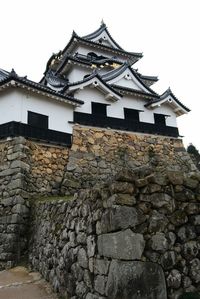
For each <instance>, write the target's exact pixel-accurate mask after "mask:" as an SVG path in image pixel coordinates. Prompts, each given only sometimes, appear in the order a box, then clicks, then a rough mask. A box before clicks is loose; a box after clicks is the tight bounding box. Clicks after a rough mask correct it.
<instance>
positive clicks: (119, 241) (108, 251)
mask: <svg viewBox="0 0 200 299" xmlns="http://www.w3.org/2000/svg"><path fill="white" fill-rule="evenodd" d="M97 244H98V253H99V254H100V255H101V256H104V257H111V258H114V259H122V260H134V259H140V258H141V256H142V254H143V251H144V247H145V241H144V238H143V235H141V234H135V233H133V232H132V231H131V230H130V229H127V230H125V231H120V232H117V233H110V234H103V235H100V236H98V242H97Z"/></svg>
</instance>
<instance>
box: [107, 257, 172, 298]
mask: <svg viewBox="0 0 200 299" xmlns="http://www.w3.org/2000/svg"><path fill="white" fill-rule="evenodd" d="M106 295H107V296H108V298H110V299H115V298H123V299H135V298H138V299H167V293H166V286H165V278H164V273H163V271H162V268H161V267H160V266H159V265H157V264H154V263H150V262H138V261H134V262H133V261H130V262H122V261H112V262H111V265H110V270H109V275H108V282H107V285H106Z"/></svg>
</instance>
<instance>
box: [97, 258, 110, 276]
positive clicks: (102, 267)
mask: <svg viewBox="0 0 200 299" xmlns="http://www.w3.org/2000/svg"><path fill="white" fill-rule="evenodd" d="M109 265H110V262H109V261H107V260H105V259H95V260H94V273H95V274H101V275H106V274H108V268H109Z"/></svg>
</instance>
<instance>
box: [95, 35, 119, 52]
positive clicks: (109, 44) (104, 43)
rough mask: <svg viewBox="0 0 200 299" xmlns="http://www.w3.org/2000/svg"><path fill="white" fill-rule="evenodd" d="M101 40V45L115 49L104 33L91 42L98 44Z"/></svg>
mask: <svg viewBox="0 0 200 299" xmlns="http://www.w3.org/2000/svg"><path fill="white" fill-rule="evenodd" d="M100 38H102V39H103V40H102V44H103V45H106V46H109V47H113V48H117V47H116V46H115V44H114V43H113V42H112V40H111V39H110V37H109V36H108V34H107V33H106V32H104V31H103V32H102V33H101V34H100V35H98V36H97V37H96V38H93V39H92V41H93V42H98V40H99V39H100Z"/></svg>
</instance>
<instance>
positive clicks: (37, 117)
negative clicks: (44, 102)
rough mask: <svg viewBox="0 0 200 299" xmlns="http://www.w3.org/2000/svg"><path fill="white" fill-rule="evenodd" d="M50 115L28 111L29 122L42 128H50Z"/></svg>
mask: <svg viewBox="0 0 200 299" xmlns="http://www.w3.org/2000/svg"><path fill="white" fill-rule="evenodd" d="M48 122H49V117H48V116H47V115H43V114H39V113H36V112H32V111H28V124H29V125H31V126H34V127H38V128H41V129H48Z"/></svg>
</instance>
